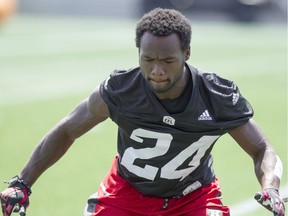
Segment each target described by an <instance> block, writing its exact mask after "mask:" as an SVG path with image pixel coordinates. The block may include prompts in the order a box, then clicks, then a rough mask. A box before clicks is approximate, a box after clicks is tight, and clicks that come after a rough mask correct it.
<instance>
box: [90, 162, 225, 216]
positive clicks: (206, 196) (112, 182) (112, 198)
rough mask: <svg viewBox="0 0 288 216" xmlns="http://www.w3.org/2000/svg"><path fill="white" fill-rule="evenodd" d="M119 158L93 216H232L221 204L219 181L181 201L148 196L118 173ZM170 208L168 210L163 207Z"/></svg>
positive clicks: (108, 176)
mask: <svg viewBox="0 0 288 216" xmlns="http://www.w3.org/2000/svg"><path fill="white" fill-rule="evenodd" d="M116 163H117V157H116V158H115V160H114V162H113V165H112V168H111V170H110V172H109V173H108V175H107V176H106V177H105V178H104V180H103V182H102V183H101V185H100V187H99V190H98V199H99V201H98V203H97V205H96V209H95V213H93V214H92V216H114V215H117V216H180V215H181V216H213V215H217V216H229V215H230V214H229V208H228V207H227V206H223V205H222V203H221V197H219V196H220V195H221V191H220V186H219V183H218V180H217V179H216V180H215V181H214V182H212V183H210V184H208V185H206V186H203V187H201V188H200V189H198V190H196V191H194V192H192V193H190V194H188V195H186V196H182V197H180V198H170V199H168V201H167V200H166V202H165V199H163V198H157V197H150V196H145V195H143V194H141V193H140V192H138V191H137V190H136V189H135V188H133V187H132V186H131V185H130V184H129V183H128V182H127V181H126V180H124V179H123V178H122V177H121V176H119V175H118V173H117V168H116ZM165 203H166V205H167V207H166V209H163V206H165Z"/></svg>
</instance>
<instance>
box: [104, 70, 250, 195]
mask: <svg viewBox="0 0 288 216" xmlns="http://www.w3.org/2000/svg"><path fill="white" fill-rule="evenodd" d="M186 67H187V69H188V70H189V71H190V73H191V76H190V78H191V79H192V82H190V83H192V86H191V88H188V90H189V91H191V94H190V95H191V97H190V98H189V101H188V102H187V105H186V108H185V109H184V110H183V111H182V112H180V113H174V114H170V113H169V112H167V110H166V109H165V108H164V107H163V106H162V105H161V103H160V102H159V101H158V99H157V98H156V96H155V95H154V93H153V92H152V91H151V90H150V87H149V86H148V83H147V81H146V80H145V79H144V77H143V76H142V74H141V71H140V68H139V67H138V68H134V69H131V70H128V71H115V72H113V73H112V74H111V75H110V77H109V78H108V79H106V80H105V81H104V82H103V83H102V84H101V86H100V93H101V95H102V97H103V99H104V101H105V102H106V103H107V105H108V108H109V112H110V118H111V119H112V120H113V121H114V122H115V123H116V124H117V125H118V144H117V145H118V153H119V159H118V171H119V173H120V175H121V176H122V177H123V178H124V179H126V180H127V181H128V182H129V183H130V184H131V185H132V186H133V187H135V188H136V189H137V190H139V191H140V192H141V193H143V194H145V195H151V196H156V197H165V198H167V197H177V196H181V195H186V194H188V193H190V192H192V191H194V190H196V189H198V188H199V187H201V186H203V185H205V184H208V183H210V182H212V181H213V180H214V178H215V176H214V171H213V168H212V163H213V160H212V156H211V154H210V152H211V150H212V147H213V145H214V143H215V142H216V140H217V139H218V138H219V137H220V136H221V135H223V134H225V133H226V132H227V131H229V130H231V129H232V128H235V127H238V126H240V125H243V124H245V123H246V122H247V121H248V120H249V118H251V117H252V115H253V110H252V108H251V106H250V104H249V103H248V102H247V101H246V100H245V99H244V98H243V97H242V95H241V94H240V92H239V90H238V87H237V86H236V85H235V84H234V83H233V82H232V81H229V80H225V79H222V78H220V77H219V76H217V75H215V74H213V73H204V72H200V71H198V70H197V69H196V68H194V67H192V66H190V65H187V64H186ZM186 89H187V88H186Z"/></svg>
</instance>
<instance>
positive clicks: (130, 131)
mask: <svg viewBox="0 0 288 216" xmlns="http://www.w3.org/2000/svg"><path fill="white" fill-rule="evenodd" d="M190 40H191V25H190V23H189V21H188V19H187V18H186V17H184V16H183V15H182V14H181V13H179V12H178V11H176V10H172V9H161V8H157V9H154V10H152V11H150V12H149V13H147V14H145V15H144V16H143V17H142V18H141V20H140V21H139V23H138V25H137V27H136V47H137V48H138V54H139V67H137V68H133V69H129V70H121V71H119V70H116V71H114V72H113V73H111V75H110V76H109V77H108V78H107V79H106V80H104V81H103V82H102V83H101V84H100V85H99V86H98V87H97V88H96V90H95V91H94V92H93V93H92V94H91V95H90V96H89V97H88V98H87V99H85V100H84V101H83V102H81V103H80V104H79V105H78V106H77V107H76V108H75V109H74V110H73V111H72V112H71V113H70V114H68V115H67V116H66V117H65V118H63V119H62V120H61V121H60V122H59V123H58V124H57V125H56V126H55V127H54V128H52V130H51V131H50V132H49V133H48V134H47V135H46V136H45V137H44V138H43V139H42V140H41V141H40V143H39V144H38V145H37V147H36V148H35V150H34V152H33V154H32V156H31V157H30V159H29V161H28V163H27V164H26V165H25V167H24V169H23V170H22V171H21V172H20V173H19V174H18V175H17V176H15V177H14V178H13V179H12V180H11V181H10V182H9V187H8V188H7V189H5V190H4V191H3V192H2V193H1V205H2V211H3V215H4V216H9V215H11V212H12V211H13V210H18V209H20V207H24V208H27V206H28V205H29V195H30V194H31V186H32V185H33V184H34V183H35V181H36V180H37V179H38V177H39V176H40V175H41V174H42V173H43V172H44V171H45V170H47V169H48V168H49V167H50V166H51V165H53V164H54V163H55V162H57V161H58V160H59V159H60V158H61V157H62V156H63V155H64V154H65V153H66V151H67V150H68V149H69V147H70V146H71V145H72V144H73V143H74V141H75V140H76V139H77V138H78V137H80V136H82V135H83V134H85V133H86V132H87V131H89V130H90V129H92V128H93V127H94V126H96V125H98V124H99V123H101V122H102V121H104V120H105V119H107V118H110V119H112V120H113V121H114V122H115V123H116V124H117V125H118V141H117V147H118V154H117V156H116V157H115V159H114V161H113V163H112V167H111V170H110V171H109V172H108V174H107V175H106V177H105V178H104V180H103V182H102V183H101V184H100V187H99V190H98V191H97V192H96V193H95V194H93V195H92V196H91V197H90V198H89V199H88V202H87V206H86V208H85V210H84V215H87V216H88V215H91V216H111V215H117V216H130V215H131V216H135V215H139V216H141V215H143V216H144V215H151V216H152V215H155V216H156V215H158V216H159V215H162V216H164V215H165V216H177V215H179V216H180V215H182V216H212V215H218V216H229V215H230V210H229V208H228V207H227V206H225V205H223V204H222V202H221V196H222V195H221V188H220V184H219V182H218V179H217V177H216V176H215V173H214V171H213V166H212V164H213V159H212V156H211V150H212V148H213V146H214V144H215V143H216V141H217V140H218V139H219V137H221V136H222V135H224V134H226V133H228V134H230V135H231V136H232V137H233V138H234V140H235V141H236V142H237V143H238V144H239V145H240V146H241V147H242V149H244V151H245V152H247V154H249V155H250V156H251V158H252V159H253V161H254V168H255V173H256V176H257V178H258V180H259V183H260V185H261V187H262V191H261V192H259V193H257V194H256V195H255V199H257V201H258V202H259V203H260V204H262V205H263V206H264V207H266V208H267V209H269V210H270V211H272V212H273V214H274V215H275V216H283V215H284V204H283V200H282V198H281V196H280V195H279V185H280V179H281V175H282V163H281V160H280V158H279V157H278V156H277V154H276V153H275V151H274V149H273V147H272V145H271V144H270V143H269V141H268V139H267V138H266V136H265V134H264V133H263V131H262V130H261V129H260V127H259V126H258V125H257V123H256V122H255V121H254V120H253V118H252V116H253V110H252V107H251V105H250V104H249V102H248V101H247V100H246V99H245V98H244V97H243V96H242V95H241V94H240V91H239V89H238V87H237V86H236V85H235V83H234V82H232V81H230V80H227V79H224V78H221V77H219V76H217V75H216V74H213V73H208V72H204V71H201V70H199V69H197V68H196V67H194V66H192V65H190V64H188V63H187V60H188V59H189V58H190V50H191V48H190ZM15 207H16V208H15Z"/></svg>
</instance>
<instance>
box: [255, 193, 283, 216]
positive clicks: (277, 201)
mask: <svg viewBox="0 0 288 216" xmlns="http://www.w3.org/2000/svg"><path fill="white" fill-rule="evenodd" d="M254 199H255V200H257V201H258V202H259V203H260V204H261V205H262V206H264V207H265V208H266V209H268V210H269V211H271V212H273V214H274V216H284V215H285V206H284V201H283V199H282V198H281V196H280V195H279V193H278V190H276V189H273V188H267V189H264V190H263V191H262V192H258V193H256V194H255V196H254Z"/></svg>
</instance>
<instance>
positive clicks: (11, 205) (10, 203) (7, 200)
mask: <svg viewBox="0 0 288 216" xmlns="http://www.w3.org/2000/svg"><path fill="white" fill-rule="evenodd" d="M31 193H32V191H31V189H30V187H29V186H28V185H27V184H26V183H25V181H23V180H22V179H19V177H18V176H15V177H14V178H12V179H11V180H10V181H9V186H8V188H6V189H5V190H4V191H3V192H1V193H0V200H1V207H2V213H3V216H10V215H11V214H12V212H19V211H20V215H25V212H26V208H27V207H28V206H29V195H30V194H31Z"/></svg>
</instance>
